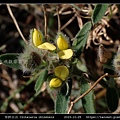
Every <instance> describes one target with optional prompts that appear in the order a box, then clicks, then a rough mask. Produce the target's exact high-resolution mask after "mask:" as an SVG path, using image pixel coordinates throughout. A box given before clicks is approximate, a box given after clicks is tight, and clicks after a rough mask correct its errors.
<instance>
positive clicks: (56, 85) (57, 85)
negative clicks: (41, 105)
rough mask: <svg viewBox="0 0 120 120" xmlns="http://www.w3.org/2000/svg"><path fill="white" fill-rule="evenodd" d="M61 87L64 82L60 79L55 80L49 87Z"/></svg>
mask: <svg viewBox="0 0 120 120" xmlns="http://www.w3.org/2000/svg"><path fill="white" fill-rule="evenodd" d="M61 85H62V81H61V80H60V79H59V78H53V79H52V80H51V81H50V83H49V86H50V87H51V88H58V87H60V86H61Z"/></svg>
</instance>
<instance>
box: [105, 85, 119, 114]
mask: <svg viewBox="0 0 120 120" xmlns="http://www.w3.org/2000/svg"><path fill="white" fill-rule="evenodd" d="M106 102H107V106H108V109H109V110H110V111H111V112H114V111H115V110H116V109H117V107H118V102H119V94H118V90H117V88H115V87H108V88H107V91H106Z"/></svg>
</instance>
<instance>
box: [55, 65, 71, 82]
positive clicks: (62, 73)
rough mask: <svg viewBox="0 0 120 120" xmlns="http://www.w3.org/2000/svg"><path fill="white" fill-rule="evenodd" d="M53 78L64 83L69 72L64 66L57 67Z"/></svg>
mask: <svg viewBox="0 0 120 120" xmlns="http://www.w3.org/2000/svg"><path fill="white" fill-rule="evenodd" d="M54 72H55V76H56V77H58V78H60V79H61V80H62V81H65V80H66V78H67V77H68V75H69V70H68V68H67V67H66V66H57V67H56V68H55V70H54Z"/></svg>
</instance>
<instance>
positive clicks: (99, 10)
mask: <svg viewBox="0 0 120 120" xmlns="http://www.w3.org/2000/svg"><path fill="white" fill-rule="evenodd" d="M108 6H109V4H97V5H96V6H95V8H94V11H93V14H92V23H93V24H96V23H97V22H98V21H99V20H100V19H101V18H102V17H103V15H104V14H105V12H106V10H107V8H108Z"/></svg>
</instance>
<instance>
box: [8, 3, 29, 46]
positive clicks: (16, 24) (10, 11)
mask: <svg viewBox="0 0 120 120" xmlns="http://www.w3.org/2000/svg"><path fill="white" fill-rule="evenodd" d="M6 6H7V9H8V12H9V14H10V16H11V17H12V19H13V21H14V24H15V26H16V28H17V30H18V32H19V34H20V35H21V37H22V39H23V40H24V42H25V43H26V44H28V42H27V40H26V39H25V37H24V36H23V34H22V32H21V30H20V28H19V26H18V23H17V21H16V19H15V17H14V15H13V13H12V10H11V8H10V6H9V4H7V5H6Z"/></svg>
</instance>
